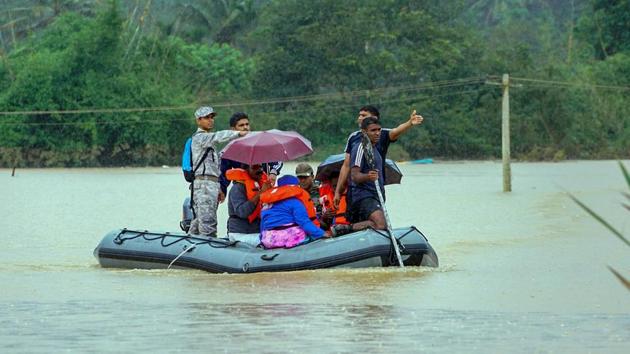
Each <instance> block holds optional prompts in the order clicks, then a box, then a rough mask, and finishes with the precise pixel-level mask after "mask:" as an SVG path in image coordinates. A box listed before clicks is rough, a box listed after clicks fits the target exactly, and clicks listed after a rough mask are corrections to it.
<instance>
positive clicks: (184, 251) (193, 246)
mask: <svg viewBox="0 0 630 354" xmlns="http://www.w3.org/2000/svg"><path fill="white" fill-rule="evenodd" d="M200 243H202V242H200ZM200 243H194V244H193V245H192V247H190V248H187V247H186V246H184V250H183V251H181V253H180V254H178V255H177V257H175V259H173V260H172V261H171V263H169V264H168V267H166V269H171V266H172V265H173V263H175V261H176V260H178V259H179V257H181V256H183V255H184V253H186V252H190V251H192V250H194V249H195V248H196V247H197V245H198V244H200Z"/></svg>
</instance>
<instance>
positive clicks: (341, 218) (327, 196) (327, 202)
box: [319, 183, 350, 224]
mask: <svg viewBox="0 0 630 354" xmlns="http://www.w3.org/2000/svg"><path fill="white" fill-rule="evenodd" d="M319 195H320V199H321V203H322V205H323V206H324V210H333V211H334V212H335V219H334V224H350V223H349V222H348V220H346V217H345V215H346V194H345V193H344V194H342V195H341V200H340V201H339V208H337V209H335V204H334V203H333V199H334V198H335V190H334V189H333V187H332V186H331V185H330V184H329V183H322V185H321V186H320V187H319Z"/></svg>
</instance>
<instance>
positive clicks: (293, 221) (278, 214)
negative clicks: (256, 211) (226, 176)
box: [260, 175, 329, 248]
mask: <svg viewBox="0 0 630 354" xmlns="http://www.w3.org/2000/svg"><path fill="white" fill-rule="evenodd" d="M277 182H278V187H276V188H273V189H270V190H268V191H266V192H264V193H262V194H261V196H260V201H261V202H262V203H263V204H264V207H263V210H262V212H261V219H262V221H261V225H260V229H261V236H260V241H261V243H262V244H263V246H265V248H281V247H285V248H291V247H295V246H298V245H301V244H305V243H308V242H310V241H313V240H317V239H319V238H322V237H329V234H327V233H325V232H324V231H323V230H322V229H320V228H319V227H318V226H317V225H316V224H315V223H314V222H313V220H316V218H315V208H314V207H313V205H312V202H311V198H310V195H309V194H308V193H307V192H306V191H305V190H303V189H302V188H301V187H300V186H299V185H298V184H299V181H298V179H297V178H296V177H295V176H291V175H287V176H282V177H280V178H279V179H278V180H277Z"/></svg>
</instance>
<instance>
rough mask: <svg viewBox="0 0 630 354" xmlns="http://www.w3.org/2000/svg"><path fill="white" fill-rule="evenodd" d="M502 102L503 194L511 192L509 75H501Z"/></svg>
mask: <svg viewBox="0 0 630 354" xmlns="http://www.w3.org/2000/svg"><path fill="white" fill-rule="evenodd" d="M502 85H503V102H502V104H501V152H502V156H503V192H511V191H512V171H511V168H510V75H508V74H503V80H502Z"/></svg>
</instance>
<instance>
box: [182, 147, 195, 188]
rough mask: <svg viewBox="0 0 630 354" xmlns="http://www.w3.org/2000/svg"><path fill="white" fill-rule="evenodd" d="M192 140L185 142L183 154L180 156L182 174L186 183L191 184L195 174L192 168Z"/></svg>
mask: <svg viewBox="0 0 630 354" xmlns="http://www.w3.org/2000/svg"><path fill="white" fill-rule="evenodd" d="M191 146H192V138H188V140H186V144H185V145H184V153H183V154H182V172H183V173H184V179H185V180H186V182H188V183H192V181H194V180H195V172H194V171H193V168H192V149H191Z"/></svg>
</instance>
